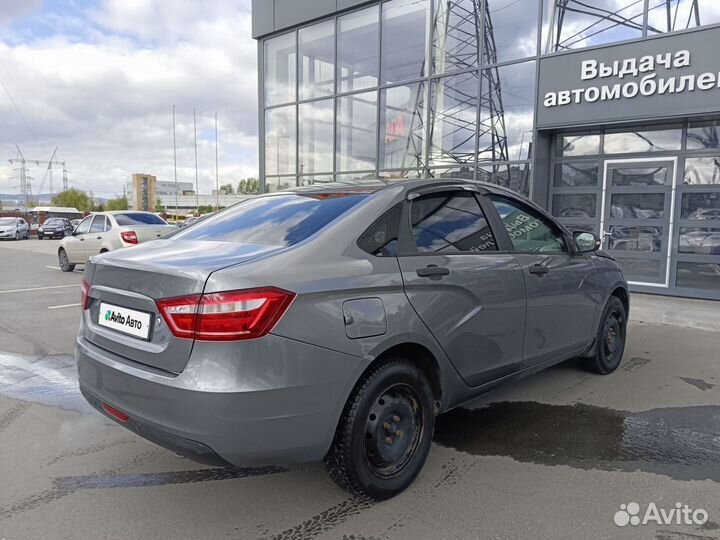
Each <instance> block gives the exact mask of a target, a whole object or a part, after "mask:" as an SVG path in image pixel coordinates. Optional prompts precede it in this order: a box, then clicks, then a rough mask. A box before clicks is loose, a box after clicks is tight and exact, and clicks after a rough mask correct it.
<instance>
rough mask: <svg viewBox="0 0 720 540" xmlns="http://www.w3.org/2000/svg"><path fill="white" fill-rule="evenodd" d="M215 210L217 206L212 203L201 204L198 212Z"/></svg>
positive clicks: (205, 212) (208, 212)
mask: <svg viewBox="0 0 720 540" xmlns="http://www.w3.org/2000/svg"><path fill="white" fill-rule="evenodd" d="M214 211H215V207H214V206H211V205H209V204H208V205H200V206H199V207H198V214H200V215H202V214H210V213H212V212H214Z"/></svg>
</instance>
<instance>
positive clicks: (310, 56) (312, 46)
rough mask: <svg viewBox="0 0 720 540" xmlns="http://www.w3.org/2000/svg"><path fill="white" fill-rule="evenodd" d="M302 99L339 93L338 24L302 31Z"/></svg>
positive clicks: (299, 40) (333, 23)
mask: <svg viewBox="0 0 720 540" xmlns="http://www.w3.org/2000/svg"><path fill="white" fill-rule="evenodd" d="M298 54H299V55H300V85H299V86H300V99H312V98H315V97H322V96H329V95H332V93H333V92H334V90H335V21H333V20H329V21H325V22H321V23H318V24H314V25H312V26H308V27H306V28H301V29H300V30H299V31H298Z"/></svg>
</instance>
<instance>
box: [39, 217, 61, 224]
mask: <svg viewBox="0 0 720 540" xmlns="http://www.w3.org/2000/svg"><path fill="white" fill-rule="evenodd" d="M64 223H65V222H64V221H63V220H62V219H58V218H51V219H48V220H46V221H45V223H43V225H62V224H64Z"/></svg>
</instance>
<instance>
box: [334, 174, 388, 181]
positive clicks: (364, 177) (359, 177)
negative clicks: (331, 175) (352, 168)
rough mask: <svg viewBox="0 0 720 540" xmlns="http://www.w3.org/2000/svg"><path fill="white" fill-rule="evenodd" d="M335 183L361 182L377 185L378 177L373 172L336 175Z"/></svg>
mask: <svg viewBox="0 0 720 540" xmlns="http://www.w3.org/2000/svg"><path fill="white" fill-rule="evenodd" d="M335 181H336V182H340V183H351V184H359V183H363V182H368V183H377V182H378V175H377V173H374V172H367V173H347V174H336V175H335Z"/></svg>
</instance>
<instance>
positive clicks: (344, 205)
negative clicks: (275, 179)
mask: <svg viewBox="0 0 720 540" xmlns="http://www.w3.org/2000/svg"><path fill="white" fill-rule="evenodd" d="M366 197H367V194H364V193H363V194H333V195H329V196H328V195H322V196H321V195H313V196H310V195H272V196H269V197H257V198H254V199H249V200H247V201H244V202H242V203H240V204H237V205H235V206H233V207H231V208H228V209H227V210H223V211H222V212H220V213H218V214H216V215H214V216H210V217H208V218H206V219H204V220H202V221H200V222H198V223H196V224H194V225H193V226H192V227H188V228H187V229H181V230H180V232H178V233H177V234H175V235H174V236H173V238H178V239H180V238H182V239H184V240H217V241H221V242H251V243H257V244H271V245H278V246H292V245H294V244H297V243H298V242H302V241H303V240H305V239H306V238H309V237H310V236H312V235H313V234H315V233H316V232H318V231H319V230H320V229H322V228H323V227H325V226H326V225H327V224H328V223H330V222H331V221H333V220H334V219H335V218H337V217H339V216H340V215H342V214H344V213H345V212H347V211H348V210H349V209H350V208H352V207H353V206H355V205H356V204H358V203H359V202H360V201H362V200H363V199H365V198H366Z"/></svg>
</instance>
